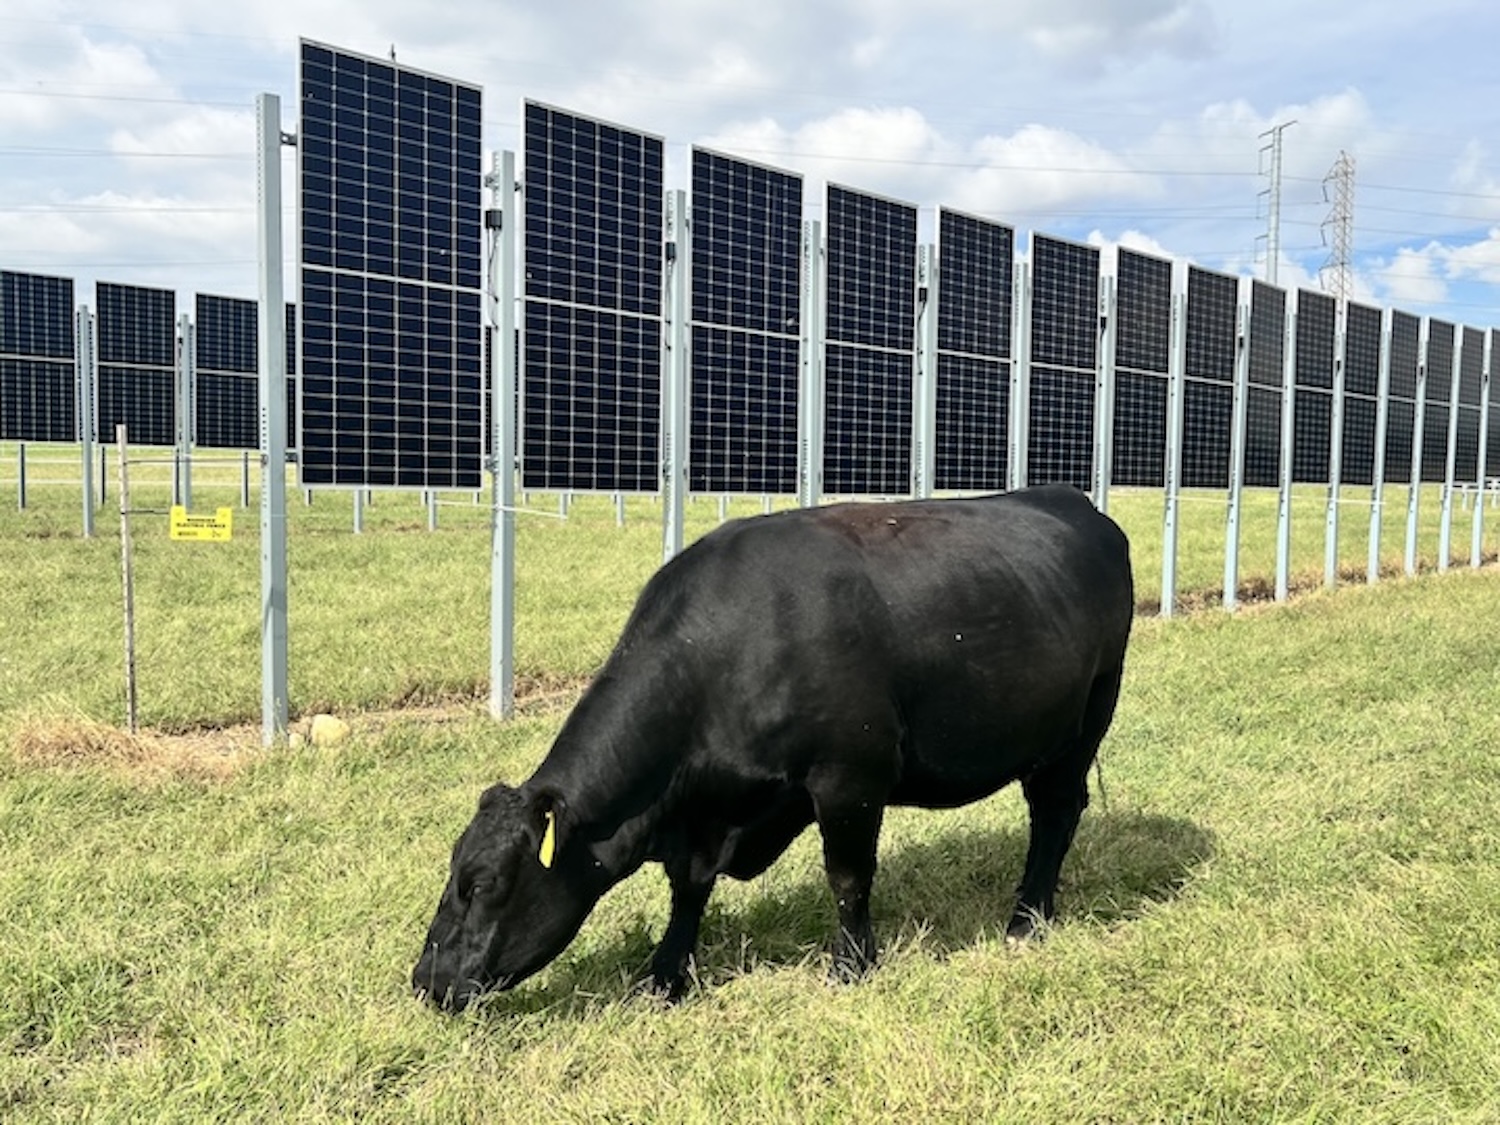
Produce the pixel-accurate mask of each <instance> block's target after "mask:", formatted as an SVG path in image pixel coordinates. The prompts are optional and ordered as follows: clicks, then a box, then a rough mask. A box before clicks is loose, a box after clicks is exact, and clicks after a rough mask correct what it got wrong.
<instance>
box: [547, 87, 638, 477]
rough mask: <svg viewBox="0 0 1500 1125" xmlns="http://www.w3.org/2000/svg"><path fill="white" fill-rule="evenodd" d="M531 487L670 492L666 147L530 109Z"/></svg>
mask: <svg viewBox="0 0 1500 1125" xmlns="http://www.w3.org/2000/svg"><path fill="white" fill-rule="evenodd" d="M523 116H524V119H525V121H524V127H523V133H524V157H525V163H524V174H523V179H524V181H525V190H524V192H523V201H524V204H523V206H524V212H525V227H524V235H523V240H522V242H523V245H522V258H523V265H524V270H523V273H524V277H525V316H524V325H525V331H524V334H523V349H524V364H523V371H524V386H523V390H522V401H523V404H524V409H523V415H524V416H523V419H522V447H521V462H522V478H523V481H524V483H525V486H526V487H527V488H558V489H570V490H592V489H599V490H606V491H623V492H649V491H654V490H655V489H657V488H658V487H659V484H660V449H659V445H660V440H661V406H660V404H661V303H662V232H663V219H664V215H663V206H664V205H663V189H664V179H663V177H664V146H663V143H662V141H661V139H660V138H658V137H652V136H648V135H647V134H644V133H638V132H634V131H631V130H628V129H623V128H620V127H619V126H616V125H611V124H608V123H606V122H602V121H596V120H594V119H591V118H587V117H581V116H579V115H577V114H572V113H568V112H565V111H563V110H560V109H553V108H551V107H549V106H545V105H541V104H538V103H536V102H527V103H526V104H525V106H524V109H523Z"/></svg>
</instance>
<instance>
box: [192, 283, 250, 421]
mask: <svg viewBox="0 0 1500 1125" xmlns="http://www.w3.org/2000/svg"><path fill="white" fill-rule="evenodd" d="M194 304H195V311H194V316H193V327H194V329H195V337H196V343H197V349H196V357H195V359H196V363H195V367H194V388H193V441H194V444H196V445H199V446H203V447H205V448H210V449H255V448H256V447H258V446H259V444H260V414H259V402H260V387H259V382H260V378H259V366H258V364H257V362H256V353H257V352H258V350H259V340H258V339H257V336H258V328H257V324H256V321H257V319H258V309H257V306H256V302H254V301H252V300H248V299H245V298H241V297H217V296H214V295H212V294H208V293H199V294H198V295H197V297H196V300H195V303H194Z"/></svg>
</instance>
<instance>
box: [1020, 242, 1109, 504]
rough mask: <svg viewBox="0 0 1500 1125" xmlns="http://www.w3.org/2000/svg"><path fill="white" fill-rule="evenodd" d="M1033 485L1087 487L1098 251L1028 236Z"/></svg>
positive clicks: (1096, 340)
mask: <svg viewBox="0 0 1500 1125" xmlns="http://www.w3.org/2000/svg"><path fill="white" fill-rule="evenodd" d="M1031 277H1032V281H1031V291H1032V306H1031V390H1030V395H1029V399H1030V406H1031V418H1030V421H1029V426H1028V433H1029V436H1030V445H1029V447H1028V449H1027V451H1026V477H1027V480H1028V481H1029V482H1030V483H1031V484H1048V483H1053V482H1061V483H1065V484H1071V485H1074V486H1075V487H1078V488H1088V487H1089V486H1090V484H1091V483H1092V478H1093V464H1094V407H1095V402H1094V399H1095V383H1096V379H1097V377H1098V376H1097V364H1098V356H1099V250H1098V248H1097V247H1094V246H1084V245H1082V244H1080V243H1075V242H1064V241H1062V240H1060V239H1055V238H1048V237H1047V236H1045V235H1038V234H1033V235H1032V236H1031Z"/></svg>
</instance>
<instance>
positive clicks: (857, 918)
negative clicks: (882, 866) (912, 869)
mask: <svg viewBox="0 0 1500 1125" xmlns="http://www.w3.org/2000/svg"><path fill="white" fill-rule="evenodd" d="M884 814H885V807H884V805H883V804H882V803H881V802H878V801H868V802H858V803H842V802H841V803H839V804H837V805H834V806H832V807H829V806H827V805H825V804H822V803H820V804H819V806H818V827H819V829H820V830H821V831H822V833H823V864H824V867H825V868H826V870H827V872H828V886H829V888H830V889H831V890H832V891H833V898H834V901H835V902H836V903H837V904H838V912H839V932H838V936H837V937H836V938H834V942H833V966H832V968H831V970H830V973H829V975H830V977H831V978H832V979H833V980H835V981H839V982H849V981H855V980H858V979H859V978H860V977H862V976H864V974H865V973H867V972H869V970H870V969H871V967H873V966H874V964H875V930H874V928H873V927H872V926H871V925H870V888H871V887H872V886H873V884H874V882H875V852H876V848H877V846H878V844H879V841H880V824H881V820H882V818H883V817H884Z"/></svg>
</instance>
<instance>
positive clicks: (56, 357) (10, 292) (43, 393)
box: [0, 270, 78, 442]
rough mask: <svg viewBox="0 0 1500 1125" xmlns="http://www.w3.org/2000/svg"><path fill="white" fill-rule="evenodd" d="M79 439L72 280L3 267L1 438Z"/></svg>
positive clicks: (0, 302)
mask: <svg viewBox="0 0 1500 1125" xmlns="http://www.w3.org/2000/svg"><path fill="white" fill-rule="evenodd" d="M77 439H78V403H77V373H76V371H75V369H74V361H73V281H72V279H71V278H66V277H46V276H43V275H41V274H30V273H16V272H13V271H11V270H3V271H0V440H4V441H69V442H70V441H76V440H77Z"/></svg>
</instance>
